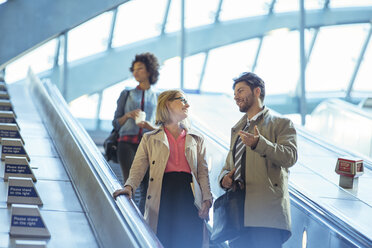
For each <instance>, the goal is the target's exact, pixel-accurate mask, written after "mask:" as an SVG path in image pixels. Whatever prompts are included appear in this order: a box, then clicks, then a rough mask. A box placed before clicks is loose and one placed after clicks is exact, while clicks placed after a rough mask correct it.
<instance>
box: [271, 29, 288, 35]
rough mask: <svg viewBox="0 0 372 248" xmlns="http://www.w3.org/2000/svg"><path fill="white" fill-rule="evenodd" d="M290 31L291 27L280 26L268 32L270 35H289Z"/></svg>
mask: <svg viewBox="0 0 372 248" xmlns="http://www.w3.org/2000/svg"><path fill="white" fill-rule="evenodd" d="M289 32H290V30H289V28H278V29H274V30H271V31H269V32H268V33H267V34H268V35H288V33H289Z"/></svg>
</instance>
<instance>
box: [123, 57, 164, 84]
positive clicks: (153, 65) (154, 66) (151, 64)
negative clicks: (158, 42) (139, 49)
mask: <svg viewBox="0 0 372 248" xmlns="http://www.w3.org/2000/svg"><path fill="white" fill-rule="evenodd" d="M136 62H142V63H144V64H145V66H146V70H147V71H148V72H149V73H150V78H149V81H150V84H156V82H157V81H158V78H159V62H158V59H157V58H156V57H155V55H154V54H152V53H148V52H147V53H140V54H136V57H135V58H134V60H133V61H132V66H131V67H130V68H129V70H130V72H132V73H133V66H134V64H135V63H136Z"/></svg>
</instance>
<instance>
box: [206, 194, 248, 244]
mask: <svg viewBox="0 0 372 248" xmlns="http://www.w3.org/2000/svg"><path fill="white" fill-rule="evenodd" d="M244 198H245V193H244V191H242V190H236V191H232V190H230V191H227V192H226V193H225V194H223V195H221V196H220V197H218V198H217V200H216V201H215V202H214V205H213V230H212V235H211V240H212V241H213V242H214V243H222V242H225V241H226V240H232V239H235V238H236V237H238V236H239V235H240V231H241V230H242V228H243V227H244Z"/></svg>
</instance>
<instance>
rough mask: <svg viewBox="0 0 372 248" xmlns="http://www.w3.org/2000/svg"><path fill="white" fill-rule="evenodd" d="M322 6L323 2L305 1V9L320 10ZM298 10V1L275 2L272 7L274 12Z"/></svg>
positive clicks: (315, 0)
mask: <svg viewBox="0 0 372 248" xmlns="http://www.w3.org/2000/svg"><path fill="white" fill-rule="evenodd" d="M323 6H324V0H323V1H320V0H305V9H320V8H323ZM299 9H300V1H299V0H277V1H276V3H275V6H274V11H275V12H289V11H298V10H299Z"/></svg>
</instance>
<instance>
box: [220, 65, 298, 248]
mask: <svg viewBox="0 0 372 248" xmlns="http://www.w3.org/2000/svg"><path fill="white" fill-rule="evenodd" d="M233 89H234V100H235V101H236V104H237V105H238V107H239V110H240V112H243V113H245V114H244V116H243V117H242V118H241V119H240V120H239V121H238V123H237V124H236V125H235V126H234V127H233V128H232V129H231V144H230V151H229V153H228V156H227V159H226V163H225V166H224V168H223V169H222V171H221V174H220V176H219V182H220V185H221V187H222V188H223V189H225V190H234V191H240V192H241V194H242V199H244V200H242V204H243V205H242V209H244V210H243V211H242V218H244V226H243V227H242V231H241V233H240V236H239V237H238V238H236V239H234V240H231V241H230V242H229V244H230V247H233V248H234V247H266V248H267V247H270V248H271V247H282V244H283V243H284V242H285V241H286V240H287V239H288V238H289V237H290V235H291V216H290V199H289V194H288V172H289V171H288V169H289V167H291V166H293V165H294V164H295V163H296V161H297V138H296V130H295V128H294V125H293V123H292V122H291V121H290V120H289V119H287V118H284V117H279V116H274V115H272V114H271V113H270V111H269V109H267V107H265V106H264V103H263V102H264V98H265V83H264V81H263V80H262V79H261V78H259V77H258V76H257V75H256V74H254V73H251V72H245V73H243V74H241V75H240V76H239V77H238V78H235V79H234V85H233ZM243 212H244V213H243Z"/></svg>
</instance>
